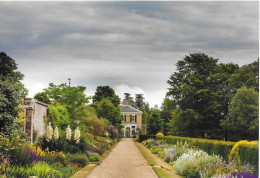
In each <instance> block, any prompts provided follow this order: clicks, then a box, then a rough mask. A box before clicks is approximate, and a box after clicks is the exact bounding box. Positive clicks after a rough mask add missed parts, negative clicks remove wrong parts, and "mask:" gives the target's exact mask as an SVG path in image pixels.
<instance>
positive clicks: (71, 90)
mask: <svg viewBox="0 0 260 178" xmlns="http://www.w3.org/2000/svg"><path fill="white" fill-rule="evenodd" d="M43 90H44V91H43V92H39V93H37V94H36V95H35V96H34V98H35V99H37V100H39V101H42V102H45V103H47V104H50V103H52V104H56V103H59V104H62V105H65V106H66V108H67V109H68V112H69V113H73V111H74V110H75V109H76V108H78V107H80V106H81V105H85V104H86V103H88V102H89V101H88V99H89V98H88V97H87V96H86V95H85V93H84V91H85V90H86V87H85V86H76V87H75V86H68V85H67V84H66V83H62V84H60V85H55V84H53V83H50V84H49V87H48V88H45V89H43Z"/></svg>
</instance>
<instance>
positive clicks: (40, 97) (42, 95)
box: [34, 92, 51, 104]
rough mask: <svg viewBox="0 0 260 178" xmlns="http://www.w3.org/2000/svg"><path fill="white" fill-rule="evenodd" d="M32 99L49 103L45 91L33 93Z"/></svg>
mask: <svg viewBox="0 0 260 178" xmlns="http://www.w3.org/2000/svg"><path fill="white" fill-rule="evenodd" d="M34 99H36V100H38V101H41V102H43V103H46V104H51V100H50V99H49V97H48V95H47V93H46V92H39V93H36V94H35V95H34Z"/></svg>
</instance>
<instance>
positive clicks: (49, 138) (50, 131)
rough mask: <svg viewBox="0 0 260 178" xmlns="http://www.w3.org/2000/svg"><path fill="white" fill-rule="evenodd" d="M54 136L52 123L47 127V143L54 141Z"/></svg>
mask: <svg viewBox="0 0 260 178" xmlns="http://www.w3.org/2000/svg"><path fill="white" fill-rule="evenodd" d="M52 135H53V129H52V126H51V122H49V125H48V126H47V130H46V141H47V142H49V141H50V140H51V139H52Z"/></svg>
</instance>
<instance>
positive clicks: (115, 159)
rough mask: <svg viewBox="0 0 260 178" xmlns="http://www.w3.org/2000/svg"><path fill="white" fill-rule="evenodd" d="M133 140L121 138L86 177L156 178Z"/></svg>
mask: <svg viewBox="0 0 260 178" xmlns="http://www.w3.org/2000/svg"><path fill="white" fill-rule="evenodd" d="M157 177H158V176H157V175H156V173H155V172H154V171H153V169H152V167H151V166H149V165H148V163H147V161H146V160H145V158H144V157H143V155H142V154H141V153H140V151H139V150H138V148H137V147H136V145H135V144H134V142H133V140H132V139H130V138H123V139H122V140H121V141H120V142H119V143H118V144H117V145H116V147H115V148H114V149H113V150H112V151H111V152H110V153H109V155H108V156H107V157H106V158H105V159H104V160H103V161H102V163H101V164H100V165H99V166H97V167H96V168H94V170H93V171H92V172H91V173H90V174H89V175H88V176H87V178H157Z"/></svg>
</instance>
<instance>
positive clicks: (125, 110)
mask: <svg viewBox="0 0 260 178" xmlns="http://www.w3.org/2000/svg"><path fill="white" fill-rule="evenodd" d="M120 108H121V113H143V112H142V111H140V110H138V109H135V108H133V107H132V106H129V105H123V104H120Z"/></svg>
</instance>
